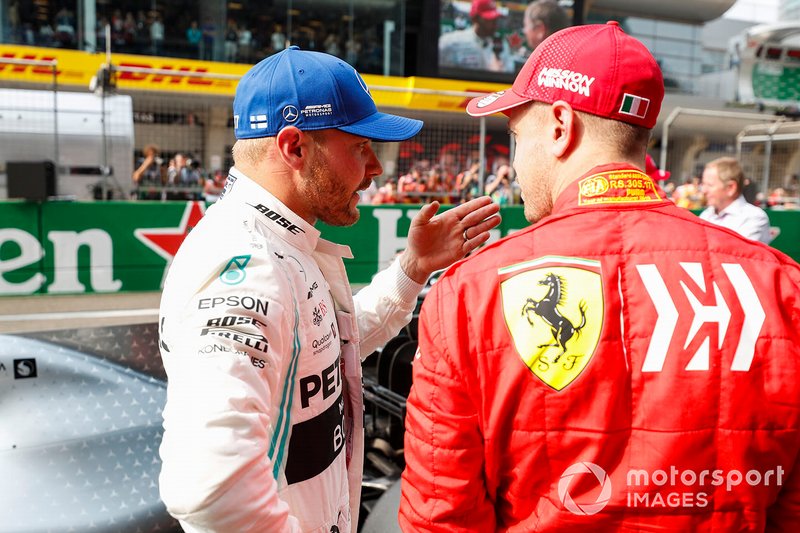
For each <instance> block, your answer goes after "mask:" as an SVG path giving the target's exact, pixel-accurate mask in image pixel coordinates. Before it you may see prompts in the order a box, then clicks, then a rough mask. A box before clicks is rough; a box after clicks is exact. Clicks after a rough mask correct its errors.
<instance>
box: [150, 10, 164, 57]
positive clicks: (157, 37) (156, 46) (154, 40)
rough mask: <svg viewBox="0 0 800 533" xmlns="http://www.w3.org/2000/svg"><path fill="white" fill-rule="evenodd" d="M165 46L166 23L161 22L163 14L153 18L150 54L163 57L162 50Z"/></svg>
mask: <svg viewBox="0 0 800 533" xmlns="http://www.w3.org/2000/svg"><path fill="white" fill-rule="evenodd" d="M163 46H164V23H163V22H161V14H160V13H156V14H155V15H154V16H153V23H152V24H150V52H151V53H152V54H153V55H154V56H157V55H161V48H162V47H163Z"/></svg>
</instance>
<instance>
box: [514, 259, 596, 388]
mask: <svg viewBox="0 0 800 533" xmlns="http://www.w3.org/2000/svg"><path fill="white" fill-rule="evenodd" d="M499 274H500V280H501V281H500V293H501V296H502V299H503V303H502V305H503V315H504V318H505V321H506V326H507V327H508V331H509V332H510V333H511V337H512V338H513V340H514V347H515V348H516V349H517V353H518V354H519V356H520V358H521V359H522V361H523V362H524V363H525V364H526V365H527V366H528V368H530V369H531V372H533V373H534V374H536V376H537V377H538V378H539V379H541V380H542V381H544V382H545V383H546V384H547V385H549V386H550V387H552V388H553V389H555V390H558V391H560V390H562V389H563V388H564V387H566V386H567V385H569V384H570V383H572V382H573V381H574V380H575V378H577V377H578V375H580V373H581V372H582V371H583V369H584V368H586V365H588V364H589V360H590V359H591V358H592V355H594V350H595V348H596V347H597V342H598V341H599V339H600V331H601V330H602V326H603V282H602V278H601V276H600V262H599V261H593V260H589V259H579V258H574V257H554V256H547V257H542V258H539V259H535V260H533V261H527V262H525V263H520V264H517V265H511V266H508V267H505V268H501V269H500V271H499Z"/></svg>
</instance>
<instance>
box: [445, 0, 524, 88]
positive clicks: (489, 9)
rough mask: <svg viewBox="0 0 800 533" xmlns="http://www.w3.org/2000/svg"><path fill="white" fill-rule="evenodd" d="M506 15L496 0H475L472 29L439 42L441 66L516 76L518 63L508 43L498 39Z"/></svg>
mask: <svg viewBox="0 0 800 533" xmlns="http://www.w3.org/2000/svg"><path fill="white" fill-rule="evenodd" d="M501 16H502V15H501V13H500V11H498V10H497V5H496V4H495V2H494V0H472V6H471V8H470V11H469V18H470V21H471V22H472V25H471V26H470V27H469V28H465V29H463V30H457V31H453V32H450V33H445V34H444V35H442V36H441V37H440V38H439V66H442V67H458V68H468V69H477V70H489V71H492V72H513V71H514V61H513V58H512V56H511V49H510V47H509V46H508V43H507V42H506V41H505V39H500V38H499V37H498V38H495V33H496V32H497V19H498V18H500V17H501Z"/></svg>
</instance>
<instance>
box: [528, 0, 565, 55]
mask: <svg viewBox="0 0 800 533" xmlns="http://www.w3.org/2000/svg"><path fill="white" fill-rule="evenodd" d="M567 26H569V16H568V15H567V12H566V11H564V8H562V7H561V6H559V5H558V2H556V1H555V0H536V1H535V2H531V3H530V4H528V7H527V8H525V19H524V21H523V26H522V33H523V34H525V43H526V44H527V45H528V47H527V49H528V51H527V54H526V57H525V59H527V55H528V54H530V52H531V51H533V50H535V49H536V47H537V46H539V43H541V42H542V41H544V40H545V39H546V38H548V37H549V36H550V35H552V34H553V33H555V32H557V31H558V30H563V29H564V28H566V27H567ZM523 62H524V60H523Z"/></svg>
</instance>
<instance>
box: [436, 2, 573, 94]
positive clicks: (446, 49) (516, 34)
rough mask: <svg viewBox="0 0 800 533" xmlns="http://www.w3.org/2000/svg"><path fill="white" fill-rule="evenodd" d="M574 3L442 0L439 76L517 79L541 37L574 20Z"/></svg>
mask: <svg viewBox="0 0 800 533" xmlns="http://www.w3.org/2000/svg"><path fill="white" fill-rule="evenodd" d="M571 4H572V2H564V1H561V2H558V1H556V0H535V1H533V2H525V1H513V0H509V1H495V0H441V3H440V14H439V30H440V33H439V43H438V44H439V46H438V48H439V76H442V77H452V78H465V79H481V80H486V81H502V82H508V81H511V80H513V78H514V75H515V74H516V73H517V72H519V69H520V68H522V65H523V64H525V60H527V58H528V56H529V55H530V53H531V51H532V50H533V49H534V48H535V47H536V45H538V43H539V42H541V41H542V40H543V39H544V38H545V37H546V36H547V35H549V34H550V33H552V32H553V31H557V30H559V29H562V28H563V27H566V26H568V25H570V24H571V22H572V8H571ZM529 6H530V7H529Z"/></svg>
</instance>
